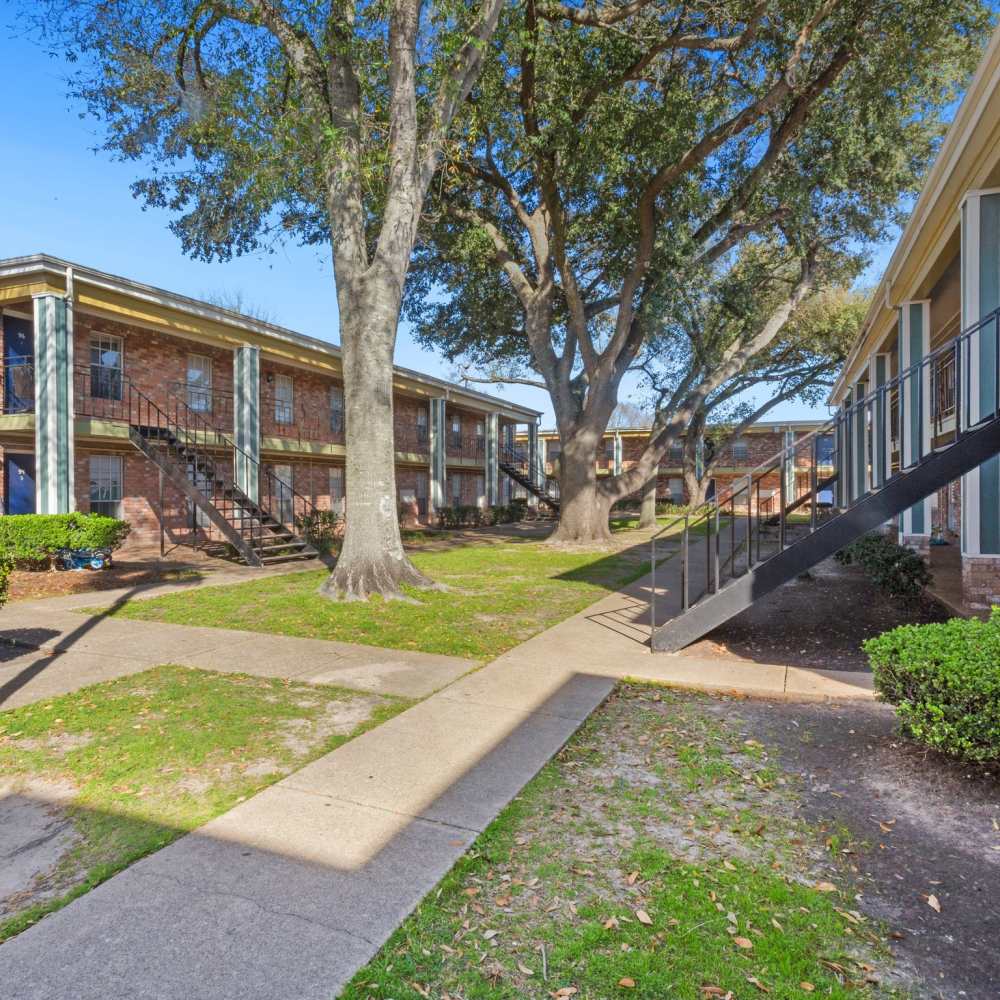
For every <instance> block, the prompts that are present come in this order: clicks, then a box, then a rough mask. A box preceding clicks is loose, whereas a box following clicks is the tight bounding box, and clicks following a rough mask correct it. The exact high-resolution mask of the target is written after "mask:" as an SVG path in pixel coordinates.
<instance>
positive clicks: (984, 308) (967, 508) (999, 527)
mask: <svg viewBox="0 0 1000 1000" xmlns="http://www.w3.org/2000/svg"><path fill="white" fill-rule="evenodd" d="M961 253H962V329H963V330H964V329H966V328H968V327H970V326H972V325H973V324H975V323H977V322H978V321H979V320H980V319H982V318H983V317H985V316H988V315H989V314H990V313H992V312H993V311H994V310H995V309H997V308H998V307H1000V192H998V191H995V190H994V191H971V192H969V194H968V195H966V198H965V201H964V202H963V204H962V245H961ZM997 364H998V359H997V357H996V330H995V326H994V324H993V323H988V324H987V325H986V326H985V327H984V328H983V329H982V330H981V331H980V332H978V333H975V334H973V335H972V336H971V337H970V338H969V341H968V346H967V348H966V349H965V351H964V353H963V364H962V389H961V394H960V399H961V400H962V403H961V410H962V412H961V413H960V414H959V415H958V419H960V420H961V421H962V425H963V426H972V425H975V424H977V423H978V422H979V421H980V420H981V419H983V418H985V417H987V416H989V415H991V414H992V413H993V411H994V409H995V408H996V405H997V400H996V377H997ZM998 554H1000V459H998V458H997V457H996V456H994V457H993V458H991V459H988V460H987V461H985V462H983V464H982V465H980V466H979V468H977V469H974V470H973V471H972V472H970V473H968V474H967V475H965V476H963V477H962V555H963V556H970V557H975V556H991V557H995V556H997V555H998Z"/></svg>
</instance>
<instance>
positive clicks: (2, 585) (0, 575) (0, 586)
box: [0, 557, 14, 608]
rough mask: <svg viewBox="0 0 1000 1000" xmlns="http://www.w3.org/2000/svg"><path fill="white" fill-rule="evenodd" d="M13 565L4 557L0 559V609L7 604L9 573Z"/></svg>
mask: <svg viewBox="0 0 1000 1000" xmlns="http://www.w3.org/2000/svg"><path fill="white" fill-rule="evenodd" d="M13 568H14V565H13V563H12V562H11V561H10V559H8V558H6V557H2V558H0V608H2V607H3V606H4V605H5V604H6V603H7V590H8V588H9V587H10V571H11V570H12V569H13Z"/></svg>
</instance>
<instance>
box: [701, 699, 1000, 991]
mask: <svg viewBox="0 0 1000 1000" xmlns="http://www.w3.org/2000/svg"><path fill="white" fill-rule="evenodd" d="M712 712H713V713H714V714H715V715H717V716H718V717H720V718H726V719H727V720H728V721H729V722H730V723H731V724H732V723H735V724H737V725H739V726H740V728H741V731H742V733H743V734H744V735H745V736H746V738H749V739H755V740H759V741H761V742H763V743H765V744H767V745H769V746H774V747H776V748H777V749H778V760H779V761H780V764H781V766H782V768H783V769H785V770H786V771H787V772H789V773H790V774H791V775H794V776H795V777H796V779H797V783H798V787H799V791H800V795H801V802H802V810H801V811H802V813H803V814H804V815H805V817H806V818H807V819H808V820H809V821H810V822H811V823H816V824H819V825H820V826H821V827H823V828H825V829H826V830H828V831H829V833H830V835H831V836H835V837H838V839H839V840H841V841H843V839H844V838H843V833H838V831H844V830H846V831H849V840H850V842H849V843H844V844H843V845H842V847H846V849H847V850H850V851H852V852H854V853H852V854H849V855H842V856H843V857H844V858H845V859H846V860H848V861H849V862H850V864H851V865H852V867H854V868H855V869H856V870H857V877H858V880H859V888H860V891H861V893H862V896H861V903H860V906H861V908H862V910H863V911H865V912H867V913H869V914H871V915H872V916H874V917H877V918H880V919H882V920H884V921H886V923H887V924H888V925H889V927H890V928H891V929H892V932H893V951H894V952H895V954H896V955H897V957H898V959H899V960H900V961H901V963H902V964H903V965H905V966H909V967H911V968H912V969H913V970H915V972H916V973H917V974H918V977H919V980H920V982H921V984H922V985H921V987H920V989H919V991H917V992H918V995H919V996H926V997H933V998H934V1000H955V998H961V997H969V998H973V1000H990V998H995V997H998V996H1000V945H998V942H1000V764H997V765H993V766H992V767H982V766H980V767H973V766H968V765H961V764H958V763H955V762H953V761H951V760H948V759H946V758H944V757H942V756H940V755H938V754H935V753H932V752H930V751H926V750H923V749H922V748H920V747H918V746H916V745H914V744H912V743H910V742H908V741H906V740H904V739H902V738H900V737H899V735H898V734H897V732H896V727H895V717H894V715H893V712H892V710H891V709H890V708H888V707H887V706H882V705H874V704H869V703H850V704H830V705H823V704H810V705H801V704H799V705H796V704H787V703H768V702H754V701H745V702H733V701H721V700H719V701H715V702H714V703H712Z"/></svg>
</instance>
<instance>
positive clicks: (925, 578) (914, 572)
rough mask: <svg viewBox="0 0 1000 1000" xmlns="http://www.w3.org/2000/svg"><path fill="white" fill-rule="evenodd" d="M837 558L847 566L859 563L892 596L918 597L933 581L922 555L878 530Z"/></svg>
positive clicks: (842, 551)
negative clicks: (898, 543)
mask: <svg viewBox="0 0 1000 1000" xmlns="http://www.w3.org/2000/svg"><path fill="white" fill-rule="evenodd" d="M835 558H836V560H837V562H839V563H841V564H842V565H844V566H850V565H851V564H852V563H857V564H858V565H859V566H861V568H862V569H864V571H865V572H866V573H867V574H868V576H869V578H870V579H871V581H872V583H874V584H875V586H876V587H878V588H879V590H884V591H885V592H886V593H887V594H889V595H890V596H891V597H906V598H914V597H918V596H919V595H920V592H921V591H922V590H923V589H924V587H926V586H927V584H929V583H930V582H931V572H930V570H929V569H928V568H927V563H926V562H924V560H923V558H922V557H921V556H919V555H917V553H916V552H914V551H913V550H912V549H908V548H905V547H904V546H902V545H897V544H896V543H895V542H894V541H892V540H891V539H889V538H887V537H886V536H885V535H883V534H881V533H880V532H877V531H873V532H870V533H869V534H867V535H862V536H861V537H860V538H859V539H858V540H857V541H855V542H851V544H850V545H848V546H846V547H844V548H842V549H841V550H840V551H839V552H838V553H837V554H836V556H835Z"/></svg>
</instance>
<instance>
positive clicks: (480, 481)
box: [476, 476, 486, 507]
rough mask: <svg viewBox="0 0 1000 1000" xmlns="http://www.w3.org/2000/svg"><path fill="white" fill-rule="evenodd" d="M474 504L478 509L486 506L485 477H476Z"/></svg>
mask: <svg viewBox="0 0 1000 1000" xmlns="http://www.w3.org/2000/svg"><path fill="white" fill-rule="evenodd" d="M476 503H477V504H478V505H479V506H480V507H485V506H486V477H485V476H476Z"/></svg>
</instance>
